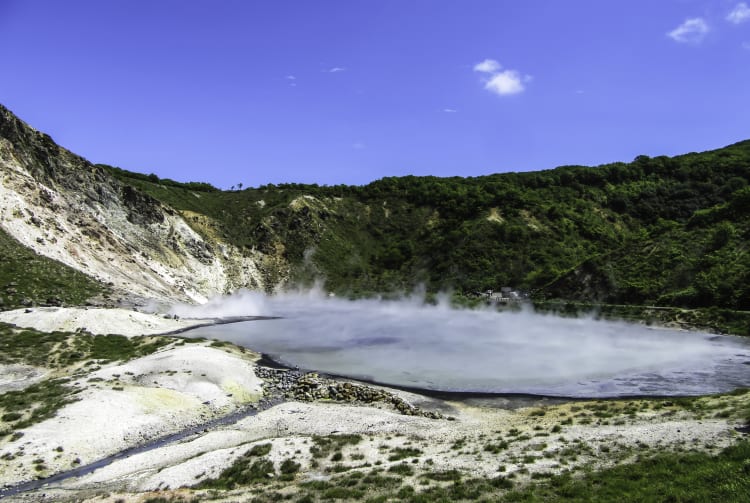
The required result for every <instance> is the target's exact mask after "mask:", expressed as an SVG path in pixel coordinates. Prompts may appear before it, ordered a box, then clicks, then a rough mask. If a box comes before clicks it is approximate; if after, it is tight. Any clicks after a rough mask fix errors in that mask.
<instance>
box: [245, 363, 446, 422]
mask: <svg viewBox="0 0 750 503" xmlns="http://www.w3.org/2000/svg"><path fill="white" fill-rule="evenodd" d="M255 375H256V376H258V377H260V378H261V379H263V380H264V382H265V384H264V393H265V394H266V395H269V396H275V395H279V394H281V395H283V396H284V397H286V398H291V399H294V400H298V401H300V402H314V401H318V400H328V401H334V402H349V403H360V404H375V403H382V404H385V405H389V406H391V407H393V408H394V409H396V410H397V411H398V412H400V413H401V414H403V415H405V416H423V417H427V418H430V419H442V418H443V415H442V414H440V413H439V412H433V411H425V410H422V409H420V408H419V407H415V406H414V405H412V404H410V403H409V402H407V401H406V400H404V399H403V398H401V397H400V396H398V395H396V394H395V393H391V392H389V391H385V390H383V389H377V388H373V387H371V386H365V385H363V384H355V383H351V382H346V381H344V382H342V381H339V380H335V379H329V378H326V377H322V376H320V375H318V374H317V373H315V372H310V373H303V372H300V371H298V370H290V369H274V368H268V367H263V366H258V367H256V368H255Z"/></svg>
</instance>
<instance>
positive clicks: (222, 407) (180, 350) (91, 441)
mask: <svg viewBox="0 0 750 503" xmlns="http://www.w3.org/2000/svg"><path fill="white" fill-rule="evenodd" d="M251 356H256V355H250V356H246V355H242V356H240V355H235V354H230V353H227V352H225V351H223V350H220V349H215V348H211V347H206V346H203V345H201V344H186V345H183V346H178V347H175V348H171V349H167V350H163V351H159V352H156V353H154V354H151V355H149V356H146V357H143V358H138V359H135V360H132V361H130V362H127V363H124V364H121V365H110V366H107V367H104V368H101V369H98V370H95V371H94V372H92V373H91V374H88V375H86V376H85V377H83V378H79V379H78V380H74V381H72V382H71V385H72V386H74V387H76V388H79V389H82V391H81V392H80V393H79V394H77V395H76V397H77V398H78V399H79V400H78V401H76V402H74V403H71V404H69V405H66V406H65V407H63V408H62V409H61V410H60V411H59V412H58V413H57V415H56V416H55V417H53V418H51V419H48V420H46V421H43V422H41V423H38V424H35V425H33V426H31V427H29V428H26V429H24V430H22V431H23V434H24V435H23V437H21V438H20V439H17V440H15V441H11V442H8V443H3V444H2V447H0V452H1V453H2V454H10V455H12V456H13V459H11V460H7V459H6V460H2V461H0V485H3V484H14V483H17V482H20V481H23V480H28V479H30V478H34V476H35V475H36V474H35V473H34V469H32V468H30V467H31V466H32V461H34V460H38V459H41V460H43V462H44V466H45V467H46V469H44V470H42V473H40V475H44V474H45V473H50V474H51V473H55V472H58V471H64V470H68V469H70V468H73V467H75V466H76V465H78V464H87V463H90V462H92V461H95V460H97V459H101V458H103V457H106V456H108V455H111V454H114V453H116V452H119V451H121V450H124V449H126V448H128V447H132V446H135V445H138V444H141V443H143V442H145V441H148V440H151V439H155V438H159V437H161V436H164V435H166V434H169V433H173V432H176V431H180V430H183V429H185V428H186V427H188V426H191V425H194V424H199V423H203V422H205V421H207V420H209V419H211V418H213V417H216V416H219V415H223V414H226V413H228V412H231V411H232V410H235V409H236V408H237V407H238V406H239V405H243V404H247V403H248V402H252V401H255V400H257V399H258V398H259V397H260V395H261V381H260V380H259V379H258V378H257V377H256V376H255V374H254V372H253V363H252V361H251V360H252V358H251Z"/></svg>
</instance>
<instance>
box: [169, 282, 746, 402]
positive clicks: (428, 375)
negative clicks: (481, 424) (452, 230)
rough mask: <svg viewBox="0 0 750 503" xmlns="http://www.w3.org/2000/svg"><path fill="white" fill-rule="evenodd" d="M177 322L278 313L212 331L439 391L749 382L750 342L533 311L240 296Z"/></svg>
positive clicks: (324, 365) (643, 391)
mask: <svg viewBox="0 0 750 503" xmlns="http://www.w3.org/2000/svg"><path fill="white" fill-rule="evenodd" d="M174 312H175V313H177V314H180V315H181V316H240V315H255V316H280V317H282V318H283V319H278V320H262V321H250V322H244V323H236V324H228V325H219V326H212V327H205V328H201V329H197V330H194V331H191V332H189V333H188V334H187V335H190V336H195V337H208V338H216V339H221V340H226V341H231V342H234V343H237V344H240V345H243V346H246V347H248V348H252V349H253V350H255V351H260V352H263V353H267V354H269V355H271V356H273V357H274V358H276V359H277V360H280V361H282V362H284V363H286V364H288V365H297V366H299V367H301V368H303V369H310V370H318V371H321V372H326V373H331V374H338V375H346V376H351V377H356V378H362V379H367V380H371V381H376V382H380V383H385V384H392V385H399V386H409V387H417V388H424V389H431V390H442V391H467V392H468V391H470V392H492V393H529V394H540V395H554V396H576V397H582V396H588V397H603V396H625V395H694V394H705V393H713V392H720V391H729V390H732V389H735V388H737V387H742V386H750V366H748V365H750V343H749V341H747V340H744V339H741V338H736V337H719V336H714V335H710V334H703V333H694V332H682V331H674V330H662V329H651V328H649V327H645V326H642V325H636V324H629V323H624V322H612V321H596V320H593V319H591V318H577V319H571V318H561V317H558V316H553V315H541V314H536V313H533V312H529V311H522V312H509V311H505V312H496V311H495V310H490V309H487V310H476V311H475V310H457V309H452V308H450V307H449V306H447V305H446V304H445V303H441V304H439V305H437V306H433V305H426V304H424V303H423V302H422V301H421V300H420V299H413V298H412V299H405V300H401V301H380V300H357V301H348V300H340V299H329V298H325V297H323V296H322V295H317V294H315V293H314V292H313V293H308V294H283V295H278V296H273V297H266V296H263V295H261V294H257V293H251V292H244V293H241V294H239V295H237V296H234V297H227V298H223V299H221V300H219V301H214V303H213V304H209V305H206V306H200V307H197V308H196V307H194V306H192V307H186V306H182V307H177V308H175V309H174Z"/></svg>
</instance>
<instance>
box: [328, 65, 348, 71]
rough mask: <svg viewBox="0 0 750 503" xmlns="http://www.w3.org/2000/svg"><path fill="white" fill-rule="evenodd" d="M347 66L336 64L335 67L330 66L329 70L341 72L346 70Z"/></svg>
mask: <svg viewBox="0 0 750 503" xmlns="http://www.w3.org/2000/svg"><path fill="white" fill-rule="evenodd" d="M345 71H346V68H344V67H341V66H334V67H333V68H329V69H328V70H327V72H328V73H339V72H345Z"/></svg>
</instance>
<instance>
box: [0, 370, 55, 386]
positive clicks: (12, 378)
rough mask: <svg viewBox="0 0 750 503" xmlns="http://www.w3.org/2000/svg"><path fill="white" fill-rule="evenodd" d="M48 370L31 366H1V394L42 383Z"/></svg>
mask: <svg viewBox="0 0 750 503" xmlns="http://www.w3.org/2000/svg"><path fill="white" fill-rule="evenodd" d="M45 375H47V370H46V369H43V368H39V367H32V366H31V365H17V364H12V365H0V393H5V392H7V391H13V390H19V389H24V388H26V387H28V386H31V385H32V384H34V383H35V382H39V381H41V380H42V379H43V378H44V376H45Z"/></svg>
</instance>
